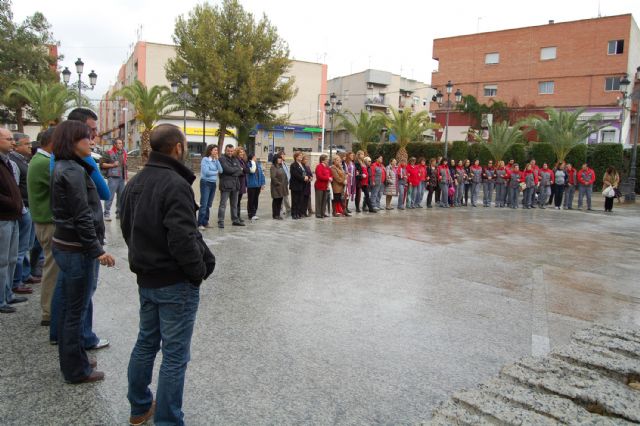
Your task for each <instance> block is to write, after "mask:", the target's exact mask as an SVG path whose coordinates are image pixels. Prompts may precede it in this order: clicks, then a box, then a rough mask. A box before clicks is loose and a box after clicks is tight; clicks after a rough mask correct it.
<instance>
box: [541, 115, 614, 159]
mask: <svg viewBox="0 0 640 426" xmlns="http://www.w3.org/2000/svg"><path fill="white" fill-rule="evenodd" d="M583 112H584V108H578V109H575V110H558V109H555V108H547V109H545V113H546V114H547V116H548V118H546V119H545V118H543V117H540V116H534V117H531V118H530V119H529V120H528V123H529V125H530V126H531V127H532V128H533V129H535V130H536V132H537V133H538V138H539V140H540V141H541V142H547V143H550V144H551V146H552V147H553V152H554V153H555V154H556V158H557V161H560V162H562V161H564V160H565V158H566V157H567V155H568V154H569V152H571V150H572V149H573V148H575V147H576V146H577V145H580V144H583V143H585V141H586V139H587V138H588V137H589V135H590V134H592V133H594V132H597V131H598V130H600V129H601V128H602V127H603V124H602V116H601V115H600V114H596V115H594V116H592V117H589V118H587V119H584V120H583V119H580V115H581V114H582V113H583Z"/></svg>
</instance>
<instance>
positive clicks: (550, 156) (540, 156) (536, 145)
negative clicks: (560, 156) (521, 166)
mask: <svg viewBox="0 0 640 426" xmlns="http://www.w3.org/2000/svg"><path fill="white" fill-rule="evenodd" d="M528 159H529V161H531V160H532V159H535V160H536V164H537V165H538V166H540V167H542V164H544V163H547V164H548V165H549V168H552V167H553V165H554V164H555V163H556V154H555V153H554V152H553V146H551V144H550V143H546V142H531V143H530V144H529V155H528Z"/></svg>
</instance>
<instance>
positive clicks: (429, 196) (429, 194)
mask: <svg viewBox="0 0 640 426" xmlns="http://www.w3.org/2000/svg"><path fill="white" fill-rule="evenodd" d="M436 190H437V188H434V187H432V186H431V185H428V186H427V191H428V192H427V206H430V205H431V203H432V201H433V193H434V192H436ZM439 198H440V197H436V203H439V202H440V200H439Z"/></svg>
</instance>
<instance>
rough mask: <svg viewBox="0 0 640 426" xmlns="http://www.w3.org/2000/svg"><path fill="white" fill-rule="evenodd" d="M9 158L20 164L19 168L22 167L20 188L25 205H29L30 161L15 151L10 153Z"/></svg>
mask: <svg viewBox="0 0 640 426" xmlns="http://www.w3.org/2000/svg"><path fill="white" fill-rule="evenodd" d="M9 158H10V159H11V160H13V162H14V163H16V165H17V166H18V169H20V182H18V187H19V188H20V195H22V202H23V203H24V205H25V207H29V194H28V192H27V170H28V169H29V161H27V159H26V158H24V156H23V155H22V154H19V153H17V152H15V151H11V152H10V153H9Z"/></svg>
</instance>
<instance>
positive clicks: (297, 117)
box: [277, 61, 324, 126]
mask: <svg viewBox="0 0 640 426" xmlns="http://www.w3.org/2000/svg"><path fill="white" fill-rule="evenodd" d="M323 66H324V65H323V64H318V63H314V62H303V61H292V62H291V67H290V68H289V72H288V73H286V74H285V75H284V77H285V78H292V77H293V78H294V79H295V83H294V87H295V88H296V89H297V93H296V95H295V96H294V97H293V98H292V99H291V101H290V102H288V103H287V104H286V105H284V106H283V107H282V108H280V109H279V110H278V111H277V113H278V114H280V115H289V119H288V120H287V121H288V122H289V123H292V124H304V125H307V126H315V125H316V124H317V123H318V109H319V107H318V95H320V94H321V93H322V83H323V81H322V75H323V72H322V69H323Z"/></svg>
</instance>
